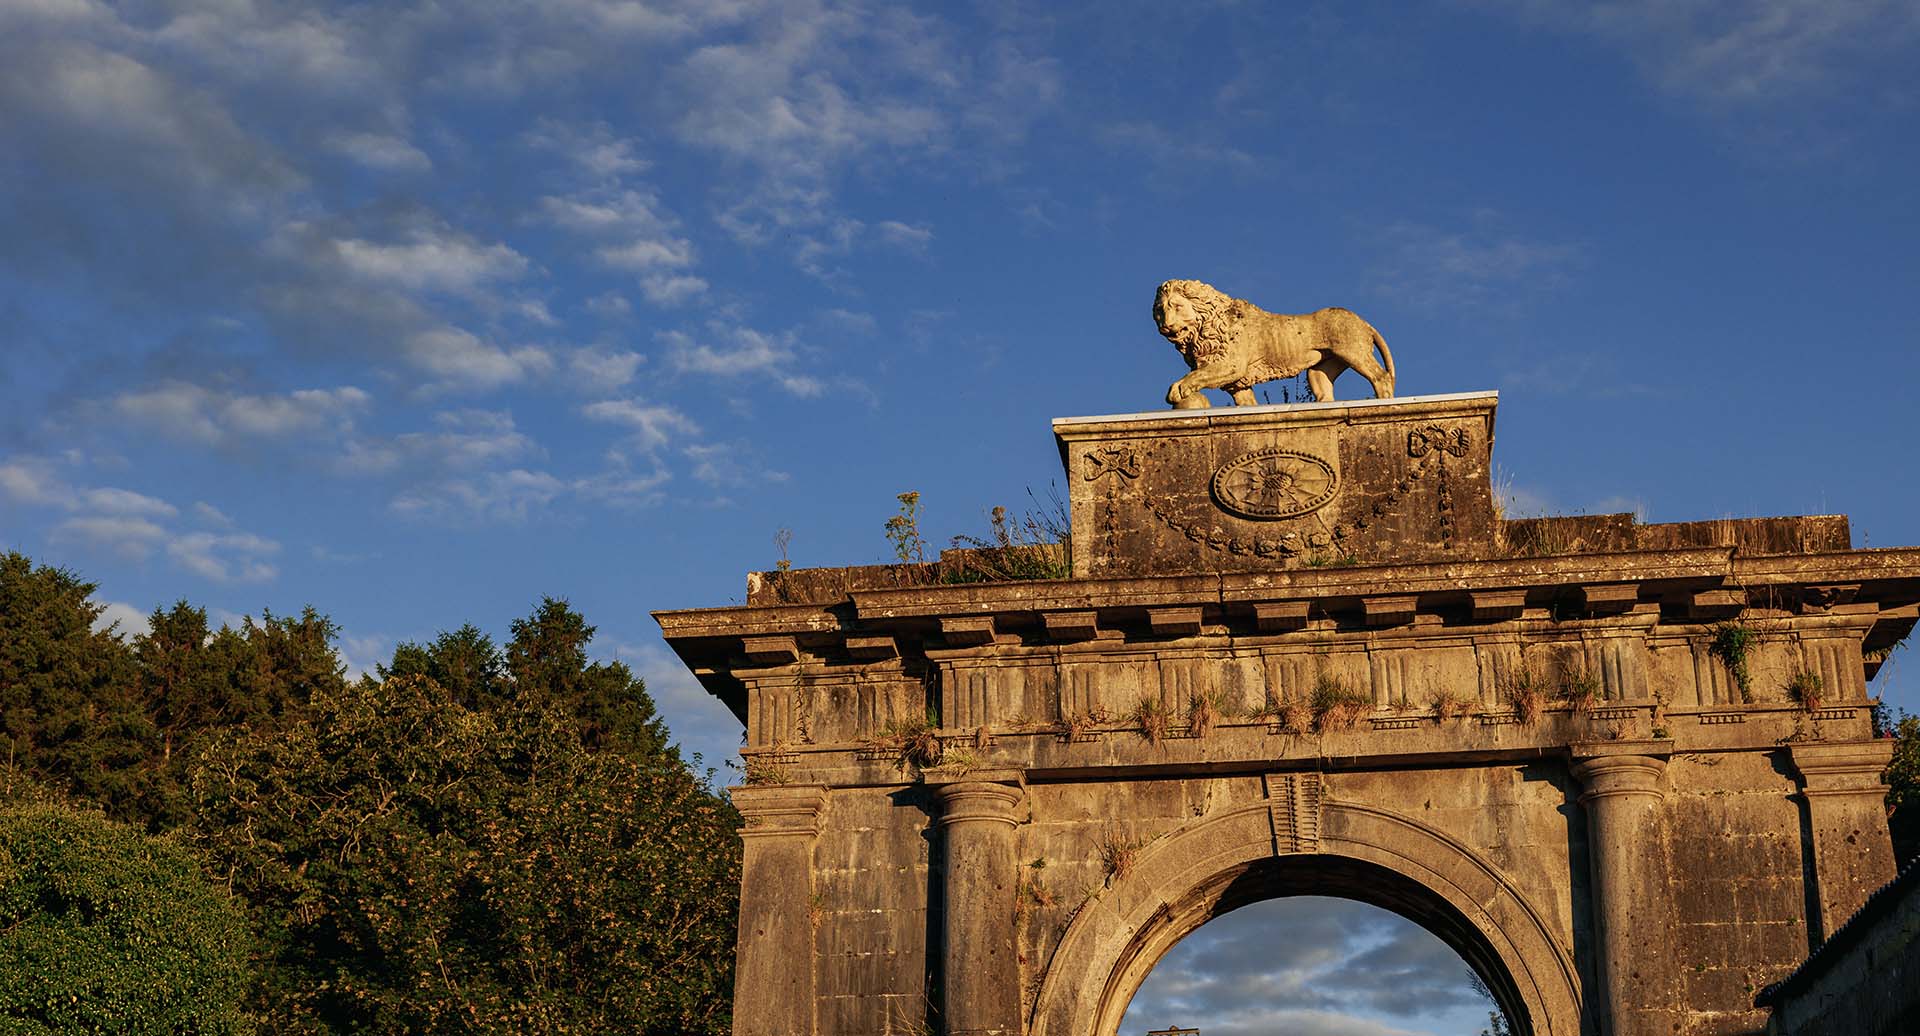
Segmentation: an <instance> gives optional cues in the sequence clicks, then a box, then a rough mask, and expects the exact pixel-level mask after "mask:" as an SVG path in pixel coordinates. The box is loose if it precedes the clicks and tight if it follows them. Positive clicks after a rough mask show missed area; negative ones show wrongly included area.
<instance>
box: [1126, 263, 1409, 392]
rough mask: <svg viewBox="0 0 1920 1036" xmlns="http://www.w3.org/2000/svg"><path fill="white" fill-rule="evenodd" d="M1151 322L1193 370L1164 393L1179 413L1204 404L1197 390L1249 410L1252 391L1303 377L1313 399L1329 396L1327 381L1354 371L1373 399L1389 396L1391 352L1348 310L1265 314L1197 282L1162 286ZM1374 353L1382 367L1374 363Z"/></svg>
mask: <svg viewBox="0 0 1920 1036" xmlns="http://www.w3.org/2000/svg"><path fill="white" fill-rule="evenodd" d="M1153 322H1154V324H1156V325H1158V326H1159V328H1160V333H1161V334H1162V335H1165V336H1166V338H1167V341H1169V342H1172V343H1173V345H1174V348H1176V349H1178V350H1180V355H1181V356H1184V357H1186V360H1187V366H1189V367H1192V368H1193V373H1191V374H1189V375H1187V376H1186V377H1184V378H1181V379H1180V380H1179V381H1176V382H1174V383H1173V386H1172V387H1171V388H1169V389H1167V402H1169V403H1172V404H1173V405H1174V406H1175V407H1178V408H1179V409H1182V410H1197V409H1200V408H1202V407H1205V406H1207V405H1208V403H1207V397H1206V396H1204V395H1202V394H1201V392H1200V390H1201V389H1223V390H1225V391H1227V392H1229V393H1232V395H1233V402H1234V403H1235V404H1236V405H1238V406H1251V405H1252V404H1253V403H1254V402H1255V400H1254V396H1253V387H1254V386H1255V385H1258V384H1260V383H1261V382H1263V381H1274V380H1277V379H1280V378H1291V377H1293V376H1294V375H1296V374H1299V373H1300V372H1301V371H1306V372H1307V385H1308V386H1309V387H1311V388H1312V389H1313V398H1314V399H1316V400H1319V401H1321V402H1325V401H1327V400H1329V399H1332V398H1333V379H1335V378H1337V377H1339V376H1340V375H1341V373H1342V372H1344V371H1347V370H1356V371H1359V372H1360V376H1361V377H1363V378H1365V379H1367V381H1368V382H1369V383H1371V384H1372V385H1373V395H1374V397H1375V398H1376V399H1390V398H1392V397H1393V354H1392V353H1390V352H1388V351H1387V342H1386V339H1384V338H1381V337H1380V332H1378V331H1376V330H1374V328H1373V325H1372V324H1369V323H1367V322H1366V321H1364V320H1362V319H1360V317H1359V315H1358V314H1356V313H1354V312H1353V311H1352V310H1347V309H1339V308H1337V307H1336V308H1332V309H1322V310H1316V311H1315V312H1312V313H1301V314H1292V313H1269V312H1267V311H1266V310H1263V309H1261V308H1260V307H1258V306H1256V305H1254V304H1253V303H1251V302H1247V301H1245V300H1243V299H1236V298H1229V297H1228V296H1227V294H1226V293H1225V292H1222V291H1220V290H1218V289H1217V288H1215V287H1213V285H1211V284H1203V283H1201V282H1200V281H1168V282H1166V283H1165V284H1162V285H1160V290H1159V292H1157V293H1156V294H1155V295H1154V297H1153ZM1376 346H1377V347H1378V348H1379V349H1380V356H1381V358H1382V359H1384V360H1385V361H1386V363H1385V364H1384V365H1382V364H1380V363H1375V362H1374V359H1373V350H1374V348H1375V347H1376Z"/></svg>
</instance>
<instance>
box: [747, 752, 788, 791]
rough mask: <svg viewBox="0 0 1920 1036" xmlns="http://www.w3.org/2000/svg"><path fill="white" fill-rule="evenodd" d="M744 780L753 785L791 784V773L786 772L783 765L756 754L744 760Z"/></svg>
mask: <svg viewBox="0 0 1920 1036" xmlns="http://www.w3.org/2000/svg"><path fill="white" fill-rule="evenodd" d="M745 780H746V782H747V783H748V784H755V785H760V784H792V783H793V774H791V773H789V772H787V768H786V767H784V766H781V765H779V764H777V763H773V762H770V761H768V760H766V759H761V758H759V757H757V756H756V757H754V758H750V759H748V760H747V761H746V777H745Z"/></svg>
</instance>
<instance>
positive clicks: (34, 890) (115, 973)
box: [0, 774, 252, 1036]
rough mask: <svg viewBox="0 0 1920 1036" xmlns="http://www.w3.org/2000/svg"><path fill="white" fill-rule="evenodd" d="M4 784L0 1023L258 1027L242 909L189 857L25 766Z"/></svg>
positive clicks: (32, 1027)
mask: <svg viewBox="0 0 1920 1036" xmlns="http://www.w3.org/2000/svg"><path fill="white" fill-rule="evenodd" d="M0 786H4V787H5V788H6V790H7V792H8V793H9V795H10V796H12V798H10V800H9V801H8V803H7V804H4V805H0V1031H4V1032H7V1033H10V1034H14V1033H17V1034H21V1036H27V1034H42V1033H44V1034H48V1036H51V1034H54V1033H115V1034H134V1036H147V1034H172V1033H180V1034H189V1033H207V1034H225V1033H243V1032H250V1031H252V1024H251V1022H250V1021H249V1019H248V1016H247V1015H246V1014H245V1013H244V1011H243V1010H242V1006H241V1005H242V1003H243V1001H244V997H245V994H246V990H247V988H248V986H249V984H250V982H251V973H250V972H249V970H248V963H247V958H248V947H249V943H250V937H249V935H248V933H247V929H246V922H245V920H244V918H243V917H242V916H241V913H240V911H239V909H238V908H237V907H236V906H235V904H234V903H233V901H232V900H231V898H230V897H229V896H228V895H227V894H226V893H225V892H223V891H221V890H220V889H218V888H216V887H215V886H214V885H213V884H211V883H210V882H209V881H208V880H207V879H206V878H205V877H204V876H203V875H202V874H201V872H200V868H199V866H198V864H197V863H196V861H195V860H194V859H193V857H191V856H190V855H188V854H187V853H186V852H185V851H184V850H182V849H181V848H179V847H178V846H176V845H174V844H172V843H171V842H169V841H167V840H164V839H161V838H158V837H155V836H152V835H146V834H142V833H140V832H139V831H136V830H134V829H133V828H131V827H128V826H126V825H122V824H116V823H114V822H113V821H111V820H108V819H107V818H106V817H105V816H104V815H103V814H100V813H98V812H94V811H91V810H87V809H82V808H77V807H74V806H70V805H65V804H61V803H59V802H58V801H55V800H56V798H57V796H54V795H51V794H47V793H45V792H37V791H35V790H33V789H31V788H30V787H28V786H24V785H23V784H22V783H21V781H20V778H19V776H18V775H17V774H14V775H10V776H5V777H0Z"/></svg>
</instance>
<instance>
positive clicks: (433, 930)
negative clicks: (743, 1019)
mask: <svg viewBox="0 0 1920 1036" xmlns="http://www.w3.org/2000/svg"><path fill="white" fill-rule="evenodd" d="M204 758H205V762H204V763H203V765H202V767H201V769H200V770H199V771H198V772H197V773H196V778H195V785H194V792H195V799H196V804H197V808H198V810H199V815H200V818H201V820H200V823H199V824H198V825H197V837H198V838H199V839H200V844H201V845H202V847H203V848H204V849H205V850H206V851H207V853H208V854H209V858H210V859H211V860H212V861H213V864H214V866H215V868H216V870H217V871H218V872H220V873H225V874H229V875H231V878H232V881H233V882H234V885H235V887H236V889H238V890H239V891H240V893H241V895H242V896H243V897H244V898H245V899H246V900H247V901H248V902H249V903H251V904H253V906H254V910H255V915H256V919H257V922H258V927H259V929H260V931H261V932H262V933H263V934H264V936H265V938H266V940H267V944H268V949H267V961H268V964H269V967H268V969H267V973H268V976H269V980H268V982H267V983H266V987H265V989H264V991H263V997H264V1003H263V1004H262V1008H263V1009H264V1010H265V1011H267V1012H268V1013H269V1014H271V1015H272V1016H273V1017H275V1018H279V1019H286V1020H288V1021H289V1022H290V1023H291V1024H289V1025H288V1028H289V1031H309V1032H348V1031H378V1032H407V1031H412V1032H424V1031H447V1030H452V1029H458V1030H461V1031H476V1032H500V1033H507V1032H515V1033H518V1032H534V1033H560V1032H600V1031H618V1032H638V1033H705V1032H721V1031H724V1026H725V1007H726V1002H727V992H728V991H729V990H730V988H731V963H732V940H733V925H732V919H733V909H732V901H733V897H734V896H735V895H737V888H738V881H739V870H738V867H739V864H738V859H739V857H738V849H737V842H736V836H735V835H734V834H733V828H734V819H733V817H732V816H731V815H730V812H731V811H730V810H728V809H727V808H726V807H725V806H724V805H723V804H722V803H721V802H720V800H719V799H718V798H716V797H715V796H714V795H713V794H712V793H710V792H709V791H708V790H707V789H706V788H705V787H704V786H702V785H701V784H700V783H699V782H698V781H697V780H695V779H694V777H693V776H692V775H691V774H690V773H688V772H687V770H686V768H685V767H683V766H681V765H679V764H678V761H677V760H676V759H669V758H665V757H657V758H655V759H652V760H642V759H636V758H631V757H628V756H626V755H624V754H621V753H614V752H593V751H589V750H588V748H587V747H586V746H585V745H584V744H583V743H582V741H581V739H580V736H579V733H578V727H577V723H576V722H575V719H574V717H573V716H572V715H570V714H569V712H568V711H567V710H565V709H563V708H559V707H557V706H556V705H554V704H553V703H551V702H546V701H528V702H524V703H522V704H519V705H516V706H514V707H512V708H509V709H506V710H501V711H497V712H486V711H476V710H473V709H469V708H467V707H466V706H464V705H462V704H461V703H460V702H458V701H456V700H455V698H454V696H453V695H452V694H451V693H450V692H449V691H447V689H445V688H443V687H441V686H440V685H438V684H437V683H435V682H434V681H433V680H432V679H430V678H428V677H425V676H422V675H418V674H415V675H406V676H396V677H393V678H391V679H388V680H387V681H386V682H384V683H379V684H376V683H372V682H366V683H362V684H359V685H356V686H352V687H348V688H345V689H343V690H341V691H338V692H333V693H328V694H324V695H321V696H318V697H316V698H315V700H314V707H313V710H312V714H311V716H310V717H309V718H307V719H306V720H304V721H302V722H300V723H298V724H295V725H293V726H292V727H289V728H288V729H286V730H284V731H281V732H278V733H275V734H271V735H262V734H246V735H237V736H233V737H229V738H227V739H224V740H222V741H221V742H219V743H217V744H216V745H214V746H213V747H212V749H211V750H210V751H208V752H207V753H206V755H205V757H204Z"/></svg>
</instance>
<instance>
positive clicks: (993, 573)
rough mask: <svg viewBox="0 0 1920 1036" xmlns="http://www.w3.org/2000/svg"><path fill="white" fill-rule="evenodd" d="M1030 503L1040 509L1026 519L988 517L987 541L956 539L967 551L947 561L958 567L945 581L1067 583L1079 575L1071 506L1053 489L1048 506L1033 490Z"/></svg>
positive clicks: (1003, 513) (1001, 514)
mask: <svg viewBox="0 0 1920 1036" xmlns="http://www.w3.org/2000/svg"><path fill="white" fill-rule="evenodd" d="M1027 498H1028V499H1029V500H1031V501H1033V503H1034V507H1033V508H1031V509H1029V510H1028V511H1027V513H1026V514H1025V515H1023V516H1021V517H1020V518H1018V519H1015V518H1014V517H1012V516H1011V515H1009V514H1008V513H1007V509H1006V508H1004V507H995V508H994V509H993V511H992V512H991V513H990V515H989V516H988V522H989V525H988V529H987V535H986V536H984V537H981V536H955V537H954V538H953V545H954V546H955V547H960V548H965V549H964V550H962V551H958V552H956V553H955V554H949V555H946V556H945V557H943V558H942V559H941V560H942V561H949V560H951V561H953V562H954V563H953V565H952V567H951V568H950V569H949V570H948V571H947V572H946V573H945V574H944V576H943V578H944V579H945V581H947V582H949V583H998V582H1007V581H1011V580H1023V579H1065V578H1067V577H1068V576H1070V575H1072V574H1073V525H1072V522H1071V519H1070V518H1069V517H1068V513H1067V505H1066V503H1065V502H1063V501H1062V500H1061V499H1060V494H1059V492H1058V491H1057V490H1055V489H1052V488H1051V487H1050V488H1049V489H1048V490H1047V502H1046V503H1044V504H1043V503H1041V502H1040V500H1039V498H1037V497H1035V496H1034V494H1033V490H1032V489H1028V490H1027ZM943 567H945V566H943Z"/></svg>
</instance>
